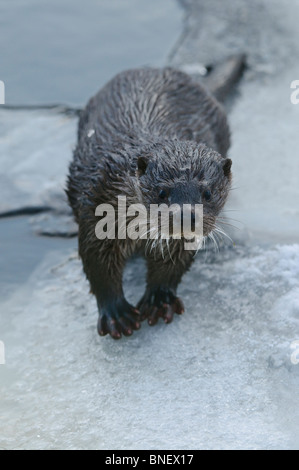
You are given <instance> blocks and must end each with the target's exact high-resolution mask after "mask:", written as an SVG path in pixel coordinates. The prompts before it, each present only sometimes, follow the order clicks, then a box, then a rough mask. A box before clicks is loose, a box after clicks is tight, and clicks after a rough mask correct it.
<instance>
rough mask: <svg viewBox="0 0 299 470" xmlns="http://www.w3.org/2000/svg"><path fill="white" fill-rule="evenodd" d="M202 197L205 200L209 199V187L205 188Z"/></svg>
mask: <svg viewBox="0 0 299 470" xmlns="http://www.w3.org/2000/svg"><path fill="white" fill-rule="evenodd" d="M203 197H204V198H205V200H206V201H210V200H211V198H212V193H211V191H210V190H209V189H206V190H205V192H204V193H203Z"/></svg>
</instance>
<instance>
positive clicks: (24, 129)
mask: <svg viewBox="0 0 299 470" xmlns="http://www.w3.org/2000/svg"><path fill="white" fill-rule="evenodd" d="M0 122H1V127H0V164H1V169H2V173H1V174H0V196H1V198H0V214H1V212H6V211H10V210H16V209H19V208H20V207H30V206H43V205H44V206H47V205H49V206H52V207H59V208H60V207H61V206H62V207H63V208H64V204H65V202H64V201H65V197H64V191H63V190H64V188H65V175H66V172H67V167H68V163H69V162H70V161H71V157H72V147H73V146H74V145H75V143H76V130H77V117H76V116H74V115H73V114H71V115H68V114H66V113H65V112H64V110H63V109H61V112H59V109H57V108H53V109H44V110H38V109H36V110H30V111H29V110H22V109H20V110H14V109H0Z"/></svg>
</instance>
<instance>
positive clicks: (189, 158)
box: [136, 140, 232, 236]
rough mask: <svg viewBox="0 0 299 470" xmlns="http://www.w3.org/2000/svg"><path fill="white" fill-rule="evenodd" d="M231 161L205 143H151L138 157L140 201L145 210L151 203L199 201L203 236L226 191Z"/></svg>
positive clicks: (212, 223)
mask: <svg viewBox="0 0 299 470" xmlns="http://www.w3.org/2000/svg"><path fill="white" fill-rule="evenodd" d="M231 164H232V161H231V160H230V159H229V158H224V157H222V156H221V155H220V154H219V153H217V152H215V151H214V150H211V149H209V148H208V147H206V146H205V145H204V144H196V143H195V142H191V141H179V140H172V141H167V142H166V141H165V142H161V143H156V144H153V145H152V146H149V147H146V148H145V149H144V150H143V151H142V152H141V153H140V154H139V156H138V157H137V170H136V172H137V177H138V181H139V188H140V191H141V194H142V202H143V204H144V205H145V206H146V207H147V208H148V209H149V206H150V205H151V204H159V205H160V204H162V203H163V204H167V205H168V206H170V205H172V204H178V205H179V206H180V207H181V208H183V204H190V205H191V207H194V205H195V204H202V205H203V235H204V236H208V235H209V233H210V232H211V231H212V230H214V229H215V227H216V220H217V216H218V215H219V213H220V211H221V209H222V208H223V206H224V204H225V202H226V200H227V197H228V194H229V190H230V186H231V179H232V178H231ZM191 215H192V214H191ZM188 235H189V234H188Z"/></svg>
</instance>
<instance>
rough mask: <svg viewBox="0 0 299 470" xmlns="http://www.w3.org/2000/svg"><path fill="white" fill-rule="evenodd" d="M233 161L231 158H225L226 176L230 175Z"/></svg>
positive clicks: (223, 165)
mask: <svg viewBox="0 0 299 470" xmlns="http://www.w3.org/2000/svg"><path fill="white" fill-rule="evenodd" d="M232 163H233V162H232V161H231V159H230V158H226V159H225V160H224V163H223V164H222V168H223V173H224V176H229V175H230V169H231V166H232Z"/></svg>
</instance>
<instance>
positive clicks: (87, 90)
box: [0, 0, 299, 449]
mask: <svg viewBox="0 0 299 470" xmlns="http://www.w3.org/2000/svg"><path fill="white" fill-rule="evenodd" d="M18 3H19V2H17V4H18ZM35 3H36V2H34V1H33V0H30V2H28V4H29V5H30V8H31V9H32V11H31V10H30V8H29V10H28V11H29V13H30V11H31V14H32V15H33V18H34V15H37V17H36V19H37V20H40V19H41V17H40V16H38V15H41V11H40V10H39V9H38V8H35V7H36V5H35ZM73 3H77V2H73ZM89 3H90V5H89ZM115 3H119V2H115ZM137 3H138V4H137ZM140 3H142V4H143V5H142V7H141V6H140ZM5 4H6V9H5V7H4V6H3V5H5ZM17 4H16V5H17ZM65 4H66V5H67V4H68V2H65ZM99 4H100V3H99ZM101 4H102V6H101V7H100V6H97V7H95V6H92V5H94V2H91V0H90V2H87V4H86V11H88V10H89V14H90V17H92V16H94V15H95V14H96V13H99V18H100V20H99V25H98V24H97V23H96V22H95V21H91V23H89V20H88V18H89V17H88V14H87V12H85V14H84V16H83V18H82V20H80V21H81V24H82V25H85V26H84V28H85V29H86V28H87V27H88V25H89V24H90V31H91V34H90V39H89V41H90V44H92V46H90V48H89V47H87V46H86V44H85V46H84V43H83V44H82V42H81V41H79V40H78V48H79V49H78V58H76V61H74V58H73V57H71V58H70V59H69V61H70V65H69V66H66V65H65V62H64V60H63V59H64V58H65V57H66V56H68V54H69V53H70V51H69V49H68V47H70V46H69V43H68V41H69V35H70V34H71V33H70V31H68V34H67V36H66V38H65V42H64V44H65V47H64V49H63V48H62V49H60V48H58V46H57V45H59V44H60V42H59V40H58V39H57V40H56V46H57V49H55V50H54V46H53V48H51V47H50V45H49V44H48V43H47V41H45V40H44V42H41V44H40V45H39V47H38V50H37V51H36V54H33V53H32V61H34V60H36V67H38V70H39V72H38V73H39V74H42V73H44V77H45V78H44V80H46V81H45V82H43V83H45V87H44V89H43V87H41V86H38V83H37V82H34V83H33V84H32V85H29V84H28V83H30V81H29V82H28V80H29V79H31V78H32V80H35V78H34V76H33V74H32V67H30V66H28V70H25V72H26V74H28V76H27V79H26V81H24V83H23V84H22V85H21V84H20V80H19V81H17V77H14V80H15V82H14V81H13V80H12V81H11V87H14V88H13V89H14V90H15V91H14V94H13V97H12V99H11V101H10V104H28V103H30V104H40V103H49V104H50V103H52V102H63V103H66V104H68V105H76V106H77V105H82V104H83V103H84V102H85V100H86V99H87V98H88V96H89V95H90V94H92V93H93V92H94V91H95V89H96V88H98V86H100V85H101V84H102V83H103V82H104V81H105V80H106V79H108V78H109V77H110V76H112V75H113V74H114V73H115V72H117V71H118V70H120V69H122V68H127V67H133V66H138V65H144V64H153V65H163V64H164V63H170V64H172V65H175V66H179V67H182V66H186V64H187V65H189V66H190V64H191V65H192V64H193V65H194V64H195V65H196V64H198V63H201V64H206V63H211V62H212V63H213V62H214V61H217V60H218V59H220V58H222V57H223V56H225V55H229V54H230V53H234V52H236V51H237V52H240V51H241V52H244V51H245V52H246V53H247V55H248V63H249V67H248V70H247V71H246V72H245V75H244V78H243V80H242V82H241V84H240V86H239V87H238V94H237V96H236V97H235V99H234V101H233V103H232V104H231V105H230V107H229V110H230V111H229V120H230V125H231V130H232V147H231V151H230V156H231V158H232V160H233V169H234V187H235V190H234V191H233V192H232V196H231V200H230V203H229V206H227V213H226V215H227V216H228V217H231V218H232V219H236V220H234V221H232V223H233V224H234V225H237V226H238V227H239V229H238V230H232V232H231V236H232V238H233V240H234V245H229V244H228V245H225V246H223V247H222V248H221V249H220V251H219V252H216V253H215V252H214V251H213V250H211V251H207V252H202V253H199V255H198V260H197V261H196V263H195V264H194V266H193V267H192V270H191V271H190V272H189V273H188V274H187V275H186V276H185V277H184V279H183V282H182V283H181V285H180V289H179V293H180V295H181V297H182V298H183V300H184V301H185V305H186V312H185V314H184V315H183V316H181V317H178V316H177V317H176V318H175V320H174V322H173V323H172V324H170V325H165V324H162V323H161V322H160V323H159V324H158V325H157V326H155V327H154V328H150V327H149V326H148V325H146V324H145V323H144V324H143V325H142V328H141V330H140V331H139V332H137V333H135V334H134V335H133V336H132V337H130V338H124V339H122V340H121V341H119V342H116V341H113V340H111V339H110V338H108V337H104V338H100V337H98V336H97V333H96V320H97V311H96V304H95V301H94V298H93V297H91V296H90V295H89V294H88V286H87V282H86V280H85V279H84V276H83V274H82V267H81V262H80V260H78V257H77V255H76V239H75V238H72V239H61V238H46V237H41V236H38V235H36V234H35V231H36V230H39V227H40V226H42V227H43V224H46V226H47V224H50V223H51V224H52V226H53V223H54V225H55V224H56V225H57V227H58V228H57V231H59V230H58V229H60V230H61V231H62V232H64V231H65V230H73V227H72V226H71V225H70V223H69V221H68V219H67V216H65V215H63V216H57V218H56V219H55V218H54V221H53V219H52V218H50V215H49V214H47V213H45V214H42V215H39V216H34V217H19V218H10V219H0V243H1V254H0V261H1V279H0V294H1V298H0V312H1V318H0V340H1V341H3V342H4V344H5V353H6V364H5V365H0V422H1V423H0V448H3V449H32V448H34V449H134V448H136V449H219V448H220V449H229V448H233V449H274V448H276V449H277V448H279V449H298V447H299V437H298V436H299V432H298V431H299V409H298V396H299V363H298V362H299V346H298V344H299V186H298V177H299V155H298V148H299V133H298V124H299V105H294V104H292V103H291V101H290V95H291V89H290V84H291V82H292V81H293V80H296V79H297V80H298V79H299V67H298V65H297V64H296V61H295V60H294V59H295V57H298V54H299V50H298V49H299V32H298V26H297V25H298V18H299V1H298V0H292V1H278V0H273V1H272V2H271V6H270V5H269V2H266V1H265V0H253V1H252V2H245V1H240V0H238V1H230V2H225V5H224V2H220V1H218V2H217V1H216V0H209V1H207V0H184V1H183V2H182V5H184V10H182V11H181V10H180V9H179V7H178V5H177V4H176V3H175V2H172V1H170V0H169V1H167V2H165V7H164V6H163V9H161V6H160V5H161V2H157V1H155V2H151V4H155V8H154V7H153V6H151V8H148V7H147V6H146V5H147V3H146V2H145V1H142V2H140V0H139V2H135V1H131V2H130V1H127V2H126V5H127V9H126V10H125V12H124V11H122V12H121V11H119V10H118V7H117V6H115V7H114V8H113V9H111V8H110V9H109V6H108V5H109V4H108V2H101ZM163 4H164V2H163ZM20 5H21V2H20ZM20 5H19V8H22V7H21V6H20ZM78 5H79V3H78ZM88 6H89V9H88V8H87V7H88ZM48 8H49V7H48ZM56 8H58V6H57V7H56ZM92 8H96V9H98V10H96V11H95V10H92ZM101 8H102V9H101ZM146 8H148V10H146ZM1 9H2V10H3V11H2V13H3V14H4V16H3V15H2V16H1V22H4V21H5V18H6V19H7V20H11V18H13V17H14V16H13V15H14V14H16V12H17V10H16V7H14V8H12V7H9V2H2V6H1ZM128 9H129V10H128ZM28 11H27V13H26V14H28V15H29V13H28ZM146 11H147V13H146ZM54 12H55V9H54V10H53V14H52V15H53V17H51V18H52V20H51V21H54V22H55V21H56V17H55V15H54ZM76 12H77V17H78V18H77V21H78V22H79V13H80V12H81V9H80V8H79V6H76V7H75V9H74V11H73V12H72V13H70V12H68V10H67V8H66V7H65V8H63V9H62V11H61V15H62V18H68V16H69V15H75V17H76ZM257 12H258V14H257ZM48 13H49V12H48ZM101 13H102V16H101ZM5 14H6V15H7V16H5ZM24 14H25V13H24ZM184 14H185V19H184V21H183V24H182V25H181V18H182V17H183V16H184ZM63 15H64V16H63ZM109 15H110V16H109ZM117 15H120V17H119V18H118V21H119V22H120V23H118V24H123V23H124V24H128V23H129V24H130V28H128V30H127V29H121V32H120V34H123V36H122V37H123V38H125V37H126V35H128V37H127V42H126V41H125V39H123V40H121V41H119V40H117V37H116V36H115V34H110V32H109V31H110V29H109V27H108V25H109V21H108V20H107V18H110V22H111V21H112V22H115V25H116V24H117ZM122 15H126V23H125V22H122V21H121V18H123V16H122ZM101 18H102V19H101ZM61 21H62V20H61ZM65 21H66V20H65ZM101 21H102V23H101ZM135 23H136V24H137V25H142V28H141V26H138V28H137V29H136V30H134V28H135ZM35 24H38V21H37V22H36V23H35ZM110 24H111V23H110ZM113 24H114V23H113ZM100 25H103V28H101V27H100ZM58 26H59V25H58ZM58 26H57V28H58ZM23 27H24V28H25V26H23ZM70 27H71V26H70V24H69V25H68V28H70ZM82 27H83V26H82ZM155 27H156V29H155ZM36 28H37V26H36ZM122 28H124V27H122ZM41 29H42V30H43V28H42V27H41ZM141 29H142V31H141V32H140V30H141ZM62 30H63V28H62ZM98 30H101V31H102V32H101V34H102V36H100V35H99V36H98V37H97V36H96V34H100V33H98ZM58 31H60V30H59V28H58ZM128 31H130V34H129V33H128ZM132 31H135V36H134V34H133V32H132ZM166 33H167V34H166ZM1 34H3V35H4V34H5V29H4V33H3V32H2V33H1ZM7 34H8V33H7ZM36 34H37V33H36ZM60 34H62V32H61V33H60ZM105 34H106V36H105ZM6 37H8V36H6ZM61 37H62V36H61ZM141 38H143V41H144V42H143V43H142V44H143V45H142V47H140V48H139V47H138V48H137V49H138V50H139V51H140V54H139V55H138V52H137V50H136V53H134V52H132V47H133V45H134V44H135V43H136V41H138V40H139V41H140V42H141ZM97 39H98V41H99V45H98V46H97ZM26 40H27V41H28V44H29V43H30V41H32V43H33V41H34V38H31V39H30V37H29V38H27V39H26ZM101 41H102V42H101ZM106 43H109V44H110V43H111V48H112V49H111V50H112V52H113V53H112V54H111V55H109V54H108V52H107V51H106V52H105V48H104V44H106ZM88 44H89V43H88ZM162 44H163V47H162ZM29 45H30V44H29ZM29 45H28V47H29ZM54 45H55V44H54ZM79 45H81V47H82V49H80V47H79ZM93 48H94V49H93ZM163 48H164V49H163ZM145 50H146V54H148V55H147V56H146V57H145V56H144V51H145ZM43 51H44V52H45V51H47V53H49V54H50V56H49V58H48V59H47V60H45V58H44V54H43ZM87 51H89V53H90V56H89V54H88V53H87ZM12 53H14V54H15V58H17V55H18V54H19V53H20V52H18V51H12ZM51 54H52V55H51ZM57 54H58V56H57ZM59 54H60V55H59ZM94 54H98V56H97V60H98V62H99V63H98V66H97V67H98V68H96V67H95V66H94V61H95V55H94ZM168 54H169V55H168ZM57 57H58V58H59V60H58V59H57ZM113 57H114V59H113ZM120 57H122V59H120ZM143 59H144V60H143ZM113 60H114V62H113ZM39 61H42V62H39ZM43 61H44V62H43ZM78 62H80V64H82V69H84V70H90V67H91V68H92V67H95V68H93V69H92V70H90V72H88V73H87V72H86V71H85V74H84V76H83V77H82V82H83V83H84V87H83V86H81V85H80V86H78V81H77V80H79V78H76V79H75V80H74V82H72V84H73V87H70V86H67V84H66V82H67V81H68V80H69V76H65V74H69V73H71V72H72V71H73V70H74V68H75V67H76V63H78ZM39 63H43V64H44V65H43V66H41V67H40V68H39V66H38V64H39ZM51 64H54V65H53V67H54V66H55V67H58V65H57V64H60V68H59V73H58V72H57V78H56V85H55V87H54V86H53V88H52V89H51V90H50V94H49V95H48V94H47V93H46V91H48V90H49V89H50V85H49V82H47V80H48V79H47V78H46V77H47V76H49V70H50V69H49V67H51ZM12 67H13V66H12V63H11V62H10V61H9V57H6V58H5V67H4V70H5V73H6V74H7V76H6V77H0V79H4V81H5V82H6V88H7V90H9V83H10V78H9V77H10V76H12V72H13V70H12ZM43 67H44V69H43ZM47 67H48V69H47ZM76 70H77V69H76ZM10 74H11V75H10ZM96 77H98V79H97V78H96ZM38 80H39V81H40V78H39V79H38ZM96 81H98V85H97V84H96ZM39 83H40V82H39ZM35 90H36V93H35ZM76 124H77V117H76V115H75V114H74V113H65V112H63V111H61V110H57V109H52V110H46V109H44V110H30V111H29V110H10V109H0V165H1V172H2V174H1V175H0V182H1V184H0V194H1V196H2V197H1V203H0V212H4V211H7V210H14V209H17V208H18V207H20V206H32V205H35V206H36V205H55V206H57V207H60V208H61V207H62V208H63V207H64V206H63V202H61V201H62V195H63V191H62V188H63V186H64V179H65V173H66V171H67V164H68V161H69V160H70V158H71V149H72V146H73V145H74V143H75V138H76V136H75V132H76ZM24 155H25V158H24ZM125 288H126V292H127V296H128V299H130V300H131V301H132V302H133V301H136V300H138V298H139V297H140V295H141V294H142V290H143V288H144V266H143V264H142V263H141V262H139V261H138V260H137V261H134V262H132V263H130V264H129V266H128V268H127V270H126V274H125ZM296 348H297V349H296Z"/></svg>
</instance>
